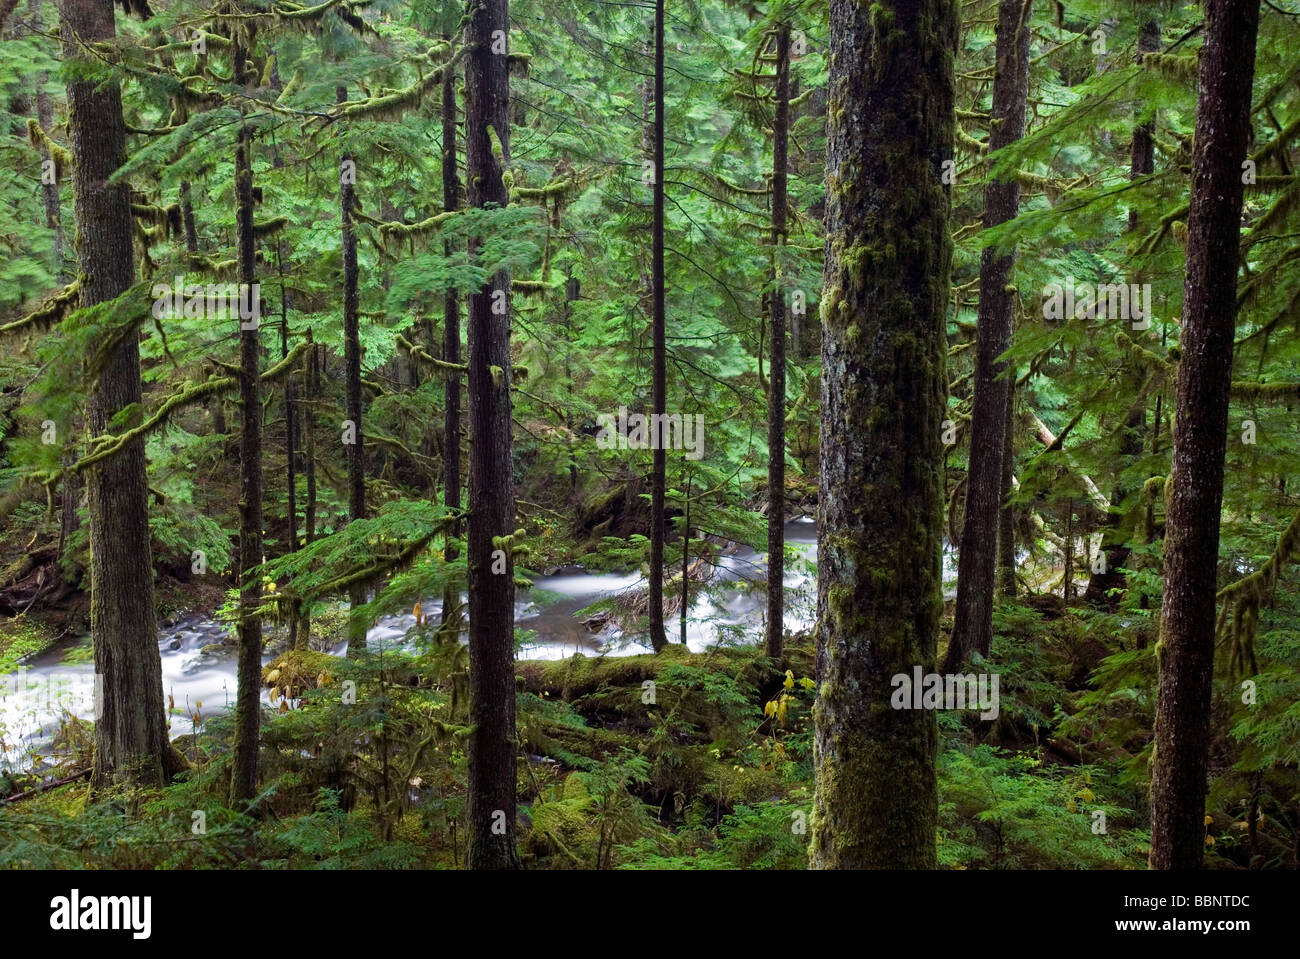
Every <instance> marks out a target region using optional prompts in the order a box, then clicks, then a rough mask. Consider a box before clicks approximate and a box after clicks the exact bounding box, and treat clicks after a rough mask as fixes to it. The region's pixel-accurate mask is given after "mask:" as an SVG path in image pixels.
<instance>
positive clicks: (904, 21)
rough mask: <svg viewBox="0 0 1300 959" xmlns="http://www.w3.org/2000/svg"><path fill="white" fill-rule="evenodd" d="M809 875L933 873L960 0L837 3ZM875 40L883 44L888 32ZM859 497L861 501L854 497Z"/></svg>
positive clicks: (834, 6) (833, 22)
mask: <svg viewBox="0 0 1300 959" xmlns="http://www.w3.org/2000/svg"><path fill="white" fill-rule="evenodd" d="M830 24H831V30H830V47H831V49H830V56H831V60H830V110H829V116H830V120H829V125H828V139H827V157H826V168H827V181H828V191H827V193H828V196H827V206H826V234H827V235H826V267H825V289H824V291H823V295H822V301H821V315H822V398H821V476H820V489H819V497H820V509H821V528H820V530H819V532H818V561H819V575H818V584H817V610H818V623H819V626H818V630H817V677H818V681H819V684H820V685H819V689H818V696H817V703H816V707H815V709H814V716H815V720H816V735H815V738H814V740H813V759H814V765H815V768H816V775H817V791H816V796H815V800H814V805H813V815H812V843H811V846H810V849H809V861H810V864H811V866H812V867H813V868H821V869H828V868H845V869H847V868H933V867H934V865H935V859H936V854H935V830H936V820H937V815H938V813H937V809H938V796H937V789H936V774H935V754H936V751H937V740H938V731H937V725H936V722H935V717H934V713H933V712H932V711H929V710H910V709H909V710H902V709H900V710H895V709H891V708H890V699H891V693H892V692H893V685H892V683H891V679H892V677H893V676H895V675H896V674H899V673H903V674H906V675H909V676H910V675H911V674H912V669H913V667H914V666H920V667H921V668H922V669H923V670H924V671H925V672H929V671H931V670H932V669H933V667H934V659H935V646H936V640H937V637H938V633H939V618H940V614H941V612H942V609H943V597H942V591H941V573H940V554H941V550H942V542H943V480H942V469H943V460H944V456H943V447H942V443H941V432H942V430H941V420H942V417H943V410H944V405H945V403H944V394H945V383H946V379H945V372H944V360H945V353H946V341H945V326H946V324H945V313H946V310H947V301H948V276H949V266H950V263H951V258H952V243H951V240H950V237H949V231H948V214H949V207H950V199H949V195H948V189H947V187H945V186H944V185H943V183H942V176H943V170H944V161H945V160H949V159H950V158H951V157H952V144H953V131H954V122H953V98H954V92H953V91H954V76H953V61H954V59H955V56H956V44H957V8H956V4H955V3H954V2H953V0H887V2H882V3H878V4H873V5H872V6H871V8H870V10H868V9H867V7H866V6H864V5H862V4H859V3H857V2H855V0H831V4H830ZM882 41H883V42H882ZM864 504H867V505H868V506H869V508H865V509H864V508H863V507H864Z"/></svg>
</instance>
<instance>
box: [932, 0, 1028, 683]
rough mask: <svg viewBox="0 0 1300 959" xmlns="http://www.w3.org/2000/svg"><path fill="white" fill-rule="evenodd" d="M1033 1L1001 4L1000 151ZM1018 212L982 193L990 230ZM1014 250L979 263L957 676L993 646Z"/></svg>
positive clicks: (1014, 111)
mask: <svg viewBox="0 0 1300 959" xmlns="http://www.w3.org/2000/svg"><path fill="white" fill-rule="evenodd" d="M1029 11H1030V4H1029V2H1028V0H1001V2H1000V3H999V4H998V25H997V42H996V53H995V56H996V59H997V66H996V71H995V73H994V78H993V109H992V113H991V115H990V117H989V149H990V150H998V149H1000V148H1002V147H1004V146H1006V145H1007V144H1009V143H1014V142H1015V141H1016V140H1019V139H1020V138H1021V137H1022V136H1024V134H1025V98H1026V97H1027V96H1028V92H1029ZM1019 211H1020V183H1019V182H1018V181H1017V180H1016V179H1015V178H1012V179H1010V180H992V181H990V182H989V184H988V186H986V187H985V188H984V228H985V229H991V228H993V227H995V226H998V225H999V224H1001V223H1005V222H1007V221H1008V220H1011V219H1014V218H1015V216H1016V214H1017V213H1018V212H1019ZM1015 264H1016V256H1015V252H1014V251H1012V252H1010V253H1007V254H1006V255H1005V256H999V255H998V254H997V253H996V252H995V251H994V249H993V248H992V247H985V248H984V251H983V253H982V254H981V257H980V305H979V325H978V332H977V334H976V346H975V398H974V404H973V408H972V411H971V437H970V470H969V472H968V474H967V480H966V521H965V524H964V525H963V527H962V534H961V552H960V555H959V557H958V560H957V607H956V611H955V612H954V614H953V629H952V641H951V642H950V643H949V644H948V655H947V657H946V658H945V659H944V672H946V673H955V672H957V671H958V670H959V669H960V667H961V665H962V663H963V662H965V661H966V660H967V659H968V658H969V657H970V655H971V653H973V652H979V653H980V655H982V656H987V655H988V654H989V647H990V646H992V644H993V588H994V576H995V573H996V564H997V537H998V521H999V515H1000V510H1001V507H1002V454H1003V450H1004V449H1005V447H1006V429H1007V389H1008V383H1007V377H1008V375H1010V376H1014V375H1015V374H1014V371H1012V372H1011V373H1010V374H1008V370H1007V364H1006V363H1003V362H999V360H998V357H999V356H1001V355H1002V353H1004V352H1005V351H1006V349H1007V347H1009V346H1010V345H1011V330H1012V325H1013V323H1014V320H1015V305H1016V300H1015V297H1016V294H1015V292H1014V290H1012V291H1011V292H1008V290H1009V288H1010V286H1011V278H1012V274H1013V273H1014V271H1015Z"/></svg>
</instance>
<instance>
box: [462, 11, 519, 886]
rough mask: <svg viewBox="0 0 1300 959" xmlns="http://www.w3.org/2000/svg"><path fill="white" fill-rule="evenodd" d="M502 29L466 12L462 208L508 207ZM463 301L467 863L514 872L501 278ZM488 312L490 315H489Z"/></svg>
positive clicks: (506, 297) (493, 17)
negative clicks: (469, 725) (496, 44)
mask: <svg viewBox="0 0 1300 959" xmlns="http://www.w3.org/2000/svg"><path fill="white" fill-rule="evenodd" d="M509 30H510V11H509V3H508V0H482V2H481V3H480V4H479V5H478V6H477V7H475V8H474V9H473V11H472V13H471V14H470V19H469V24H468V28H467V36H466V42H467V43H468V44H469V46H470V53H469V56H468V58H467V59H466V63H465V88H466V91H467V94H466V102H465V119H466V123H465V155H466V171H467V181H468V182H467V187H468V191H467V192H468V201H469V205H470V206H472V207H483V206H486V205H488V204H493V205H497V206H501V207H504V206H505V205H506V204H507V203H508V202H509V196H508V195H507V193H506V188H505V183H504V182H503V179H502V174H503V172H504V167H505V165H506V164H507V163H509V162H510V130H509V108H510V79H509V73H508V68H507V62H506V60H507V57H506V54H505V53H504V52H493V49H492V45H493V35H494V34H496V35H497V36H498V37H502V36H508V34H509ZM498 49H499V48H498ZM493 133H495V136H493ZM494 140H495V141H496V144H497V145H498V149H499V151H500V152H499V154H498V155H494V151H493V141H494ZM480 246H481V243H480V241H479V240H478V239H473V240H471V241H470V256H471V258H473V257H475V256H477V255H478V253H479V250H480ZM494 294H495V295H494ZM468 299H469V318H468V332H469V364H468V365H469V374H468V384H467V385H468V392H469V427H470V454H469V520H468V524H467V526H468V536H467V540H468V542H467V559H468V565H469V659H470V665H469V675H470V679H469V704H470V719H471V721H472V722H473V724H474V732H473V733H472V734H471V736H470V739H469V803H468V805H469V809H468V819H469V850H468V852H467V861H468V864H469V867H470V868H471V869H517V868H518V867H519V853H518V850H517V848H516V845H515V792H516V786H515V780H516V776H515V756H516V754H517V752H518V744H517V741H516V738H515V679H514V618H515V607H514V595H515V588H514V558H513V556H512V554H511V549H510V544H509V541H508V540H505V541H504V543H505V545H504V546H502V545H498V544H500V543H502V542H503V540H502V539H501V538H502V537H508V536H510V535H511V533H512V531H513V530H514V519H515V491H514V478H513V474H512V464H511V447H512V441H511V435H510V275H509V273H507V272H505V271H501V272H498V273H497V274H496V275H495V276H493V277H492V279H491V280H489V281H488V283H487V284H486V285H485V286H484V287H483V288H482V289H480V290H477V291H475V292H473V293H471V294H470V295H469V297H468ZM494 304H495V309H496V310H500V312H494ZM498 550H500V552H497V551H498ZM494 553H495V556H494ZM494 563H495V570H494ZM498 570H499V571H498Z"/></svg>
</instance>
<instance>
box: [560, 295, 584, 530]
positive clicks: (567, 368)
mask: <svg viewBox="0 0 1300 959" xmlns="http://www.w3.org/2000/svg"><path fill="white" fill-rule="evenodd" d="M580 290H581V284H580V283H579V281H578V278H577V277H576V276H571V277H569V278H568V279H566V280H565V281H564V382H565V385H566V387H567V389H568V391H569V393H570V394H573V389H574V387H573V303H574V301H575V300H576V299H577V298H578V294H579V291H580ZM564 426H565V431H566V435H567V436H568V444H569V503H570V504H571V505H575V506H576V505H577V502H578V459H577V457H576V456H575V455H574V452H573V437H574V429H573V410H572V407H565V411H564Z"/></svg>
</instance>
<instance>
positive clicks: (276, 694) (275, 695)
mask: <svg viewBox="0 0 1300 959" xmlns="http://www.w3.org/2000/svg"><path fill="white" fill-rule="evenodd" d="M279 698H280V687H279V686H272V687H271V695H270V700H271V702H275V701H276V700H277V699H279Z"/></svg>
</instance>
